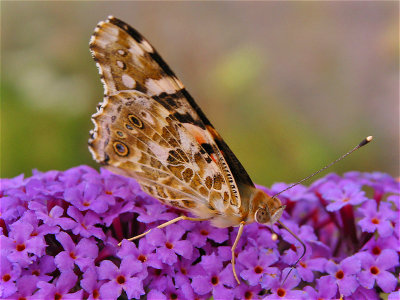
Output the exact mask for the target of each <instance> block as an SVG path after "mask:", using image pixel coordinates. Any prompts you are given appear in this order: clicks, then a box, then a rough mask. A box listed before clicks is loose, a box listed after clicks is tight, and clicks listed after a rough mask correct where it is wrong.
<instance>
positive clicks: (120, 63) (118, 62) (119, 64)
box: [117, 60, 125, 69]
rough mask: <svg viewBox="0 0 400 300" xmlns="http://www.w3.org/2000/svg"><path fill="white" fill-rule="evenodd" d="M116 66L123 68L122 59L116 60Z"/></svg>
mask: <svg viewBox="0 0 400 300" xmlns="http://www.w3.org/2000/svg"><path fill="white" fill-rule="evenodd" d="M117 66H118V67H120V68H121V69H123V68H124V67H125V64H124V63H123V62H122V61H120V60H117Z"/></svg>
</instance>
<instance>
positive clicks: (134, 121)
mask: <svg viewBox="0 0 400 300" xmlns="http://www.w3.org/2000/svg"><path fill="white" fill-rule="evenodd" d="M128 119H129V122H131V123H132V124H133V125H135V126H136V127H137V128H143V123H142V121H141V120H140V119H139V118H138V117H136V116H135V115H133V114H130V115H129V116H128Z"/></svg>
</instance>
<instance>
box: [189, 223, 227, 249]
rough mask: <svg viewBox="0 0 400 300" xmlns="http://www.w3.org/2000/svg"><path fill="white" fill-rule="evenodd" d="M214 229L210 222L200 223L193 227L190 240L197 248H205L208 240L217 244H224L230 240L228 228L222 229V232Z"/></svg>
mask: <svg viewBox="0 0 400 300" xmlns="http://www.w3.org/2000/svg"><path fill="white" fill-rule="evenodd" d="M192 224H193V222H192ZM213 229H214V228H213V227H212V226H211V225H210V223H209V222H199V223H197V224H195V225H194V226H192V229H191V230H190V232H189V233H188V240H190V241H191V242H192V244H193V246H195V247H203V246H204V245H205V244H206V242H207V239H210V240H212V241H214V242H216V243H223V242H225V241H226V240H228V238H229V235H228V230H227V229H226V228H221V229H220V230H213Z"/></svg>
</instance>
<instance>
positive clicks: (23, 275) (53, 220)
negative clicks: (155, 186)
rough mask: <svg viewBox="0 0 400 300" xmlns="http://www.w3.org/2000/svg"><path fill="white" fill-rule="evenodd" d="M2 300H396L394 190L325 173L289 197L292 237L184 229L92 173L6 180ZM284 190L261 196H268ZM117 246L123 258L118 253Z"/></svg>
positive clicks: (196, 225) (127, 186)
mask: <svg viewBox="0 0 400 300" xmlns="http://www.w3.org/2000/svg"><path fill="white" fill-rule="evenodd" d="M0 184H1V187H0V201H1V202H0V203H1V206H0V212H1V215H0V225H1V226H0V230H1V232H0V234H1V235H0V242H1V257H0V259H1V266H0V267H1V268H0V273H1V274H0V282H1V284H0V298H2V299H4V298H6V299H7V298H9V299H32V298H35V299H61V298H62V299H116V298H118V297H120V299H131V298H136V299H138V298H141V297H143V295H146V298H148V299H195V298H196V299H210V298H211V297H213V299H233V298H236V299H280V298H282V299H283V298H285V299H317V298H324V299H331V298H339V297H344V298H345V299H365V298H368V299H379V297H382V296H383V295H382V294H386V296H384V297H388V299H399V271H400V265H399V256H398V254H399V251H400V244H399V197H400V196H399V194H400V187H399V182H398V181H397V180H396V179H394V178H392V177H391V176H389V175H386V174H382V173H359V172H350V173H346V174H345V175H344V176H343V177H340V176H338V175H335V174H330V175H327V176H325V177H324V178H322V179H320V180H318V181H316V182H314V183H313V184H312V185H311V186H310V187H305V186H296V187H294V188H292V189H291V190H288V191H286V192H284V193H282V194H281V195H280V196H281V197H280V198H281V200H282V202H283V203H284V204H285V205H286V210H285V212H284V214H283V216H282V219H281V220H282V222H283V223H284V224H286V226H288V227H289V228H290V229H291V230H292V231H293V232H294V233H295V234H297V235H298V236H299V237H300V238H301V239H302V241H304V243H305V244H306V248H307V252H306V255H305V257H304V258H303V259H302V260H301V261H300V263H299V264H298V266H297V267H296V268H295V269H293V270H292V272H291V273H290V275H289V276H288V278H287V279H286V280H285V281H284V278H285V277H286V274H288V272H289V270H290V266H291V265H292V264H293V263H294V262H295V261H296V260H297V258H298V257H299V256H300V255H301V253H302V247H301V245H300V244H299V242H298V241H297V240H296V239H294V238H293V236H291V235H290V234H289V233H288V232H287V231H285V230H283V229H281V228H279V227H278V226H277V225H274V226H273V230H274V232H275V233H277V236H276V234H275V233H272V231H271V230H270V229H269V228H268V227H267V226H262V225H259V224H257V223H254V224H249V225H247V226H245V228H244V232H243V235H242V238H241V240H240V241H239V244H238V246H237V248H236V257H237V259H236V271H237V273H238V276H239V277H240V279H241V281H242V283H241V284H240V285H238V284H237V283H236V281H235V279H234V277H233V274H232V266H231V262H230V260H231V246H232V244H233V242H234V240H235V237H236V234H237V228H225V229H220V228H215V227H212V226H211V225H210V224H209V222H191V221H180V222H178V223H175V224H173V225H170V226H167V227H165V228H163V229H155V230H153V231H152V232H151V233H149V234H148V235H146V236H145V237H143V238H141V239H138V240H136V241H134V242H128V241H126V240H124V238H128V237H132V236H135V235H137V234H140V233H142V232H144V231H146V230H148V229H151V228H154V227H156V226H157V225H159V224H161V223H163V222H165V221H169V220H171V219H173V218H175V217H178V216H179V215H181V214H182V212H180V211H178V210H176V209H174V208H171V207H167V206H164V205H162V204H161V203H159V202H158V201H157V200H155V199H153V198H151V197H150V196H148V195H147V194H145V193H144V192H142V191H141V189H140V187H139V185H138V184H137V183H136V182H135V181H134V180H133V179H129V178H125V177H121V176H117V175H115V174H112V173H110V172H108V171H106V170H101V171H100V173H98V172H97V171H96V170H94V169H91V168H89V167H87V166H80V167H76V168H73V169H70V170H67V171H64V172H61V171H50V172H46V173H40V172H37V171H35V172H34V174H33V176H32V177H30V178H24V177H23V176H18V177H16V178H13V179H2V180H1V182H0ZM287 186H288V185H287V184H282V183H279V184H275V185H273V186H272V187H271V189H266V188H263V187H260V188H262V189H264V190H265V191H266V192H268V193H270V194H274V193H275V192H279V191H280V190H282V189H284V188H285V187H287ZM120 241H122V245H121V246H120V247H119V246H118V243H119V242H120Z"/></svg>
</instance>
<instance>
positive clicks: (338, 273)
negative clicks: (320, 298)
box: [336, 270, 344, 279]
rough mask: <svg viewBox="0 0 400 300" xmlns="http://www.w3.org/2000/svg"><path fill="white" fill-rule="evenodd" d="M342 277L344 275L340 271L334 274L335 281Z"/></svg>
mask: <svg viewBox="0 0 400 300" xmlns="http://www.w3.org/2000/svg"><path fill="white" fill-rule="evenodd" d="M343 277H344V273H343V271H342V270H339V271H337V272H336V278H337V279H343Z"/></svg>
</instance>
